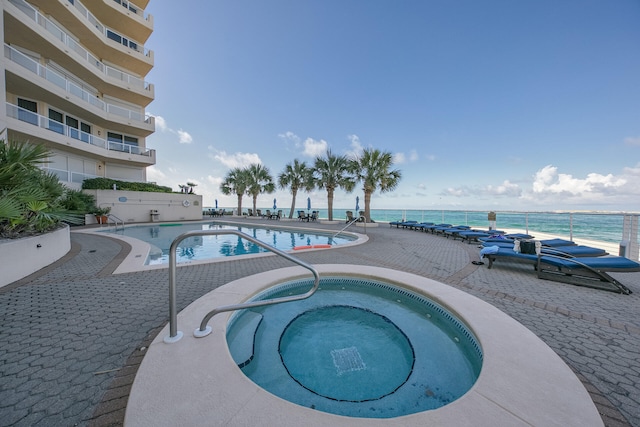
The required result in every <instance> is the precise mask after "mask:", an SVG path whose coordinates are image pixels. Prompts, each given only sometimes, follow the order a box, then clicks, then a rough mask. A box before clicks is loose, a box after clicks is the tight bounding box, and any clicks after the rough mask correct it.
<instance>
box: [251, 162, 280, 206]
mask: <svg viewBox="0 0 640 427" xmlns="http://www.w3.org/2000/svg"><path fill="white" fill-rule="evenodd" d="M246 173H247V189H246V192H247V194H248V195H250V196H251V197H252V198H253V211H254V212H257V211H256V204H257V201H258V196H259V195H260V194H262V193H273V192H274V191H275V189H276V186H275V184H274V183H273V177H272V176H271V172H269V168H267V167H265V166H262V165H261V164H259V163H254V164H252V165H249V166H248V167H247V169H246Z"/></svg>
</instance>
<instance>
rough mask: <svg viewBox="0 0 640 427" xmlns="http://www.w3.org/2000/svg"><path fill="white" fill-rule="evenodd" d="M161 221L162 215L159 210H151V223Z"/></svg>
mask: <svg viewBox="0 0 640 427" xmlns="http://www.w3.org/2000/svg"><path fill="white" fill-rule="evenodd" d="M159 220H160V214H159V213H158V210H157V209H151V222H157V221H159Z"/></svg>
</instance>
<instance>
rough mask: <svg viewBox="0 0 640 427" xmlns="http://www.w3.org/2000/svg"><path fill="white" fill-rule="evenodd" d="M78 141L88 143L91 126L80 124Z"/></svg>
mask: <svg viewBox="0 0 640 427" xmlns="http://www.w3.org/2000/svg"><path fill="white" fill-rule="evenodd" d="M80 131H81V132H80V141H84V142H89V139H90V138H91V125H88V124H86V123H84V122H80Z"/></svg>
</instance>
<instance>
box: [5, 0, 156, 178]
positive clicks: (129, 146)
mask: <svg viewBox="0 0 640 427" xmlns="http://www.w3.org/2000/svg"><path fill="white" fill-rule="evenodd" d="M148 3H149V0H136V3H135V4H134V3H132V2H130V1H127V0H81V1H80V0H28V1H26V0H0V8H1V9H2V10H1V11H2V19H0V35H1V36H2V42H3V45H4V55H3V57H2V61H1V62H0V70H1V71H2V72H1V73H0V86H1V87H2V88H4V90H2V91H0V93H1V95H0V101H2V105H3V107H2V108H0V111H1V112H0V138H1V139H4V140H8V141H12V140H16V141H29V142H30V143H32V144H42V145H45V146H47V147H48V148H49V150H50V152H51V153H52V156H51V158H50V159H49V163H47V164H46V168H48V169H49V170H50V171H51V172H53V173H55V174H56V175H57V176H58V177H59V179H60V181H61V182H63V183H64V184H66V185H67V186H69V187H71V188H80V185H81V183H82V181H83V180H84V179H86V178H93V177H106V178H113V179H118V180H125V181H146V167H148V166H150V165H153V164H155V151H154V150H151V149H149V148H147V146H146V138H147V137H148V136H149V135H151V134H152V133H153V132H154V129H155V122H154V119H153V117H149V116H147V115H146V114H145V107H146V106H147V105H149V103H150V102H151V101H153V98H154V87H153V85H152V84H150V83H148V82H146V81H145V76H146V75H147V74H148V73H149V71H150V70H151V68H152V67H153V52H152V51H150V50H149V49H147V48H146V47H145V45H144V44H145V42H146V41H147V39H148V38H149V36H150V35H151V33H152V32H153V17H152V16H151V15H149V14H147V13H145V7H146V6H147V5H148Z"/></svg>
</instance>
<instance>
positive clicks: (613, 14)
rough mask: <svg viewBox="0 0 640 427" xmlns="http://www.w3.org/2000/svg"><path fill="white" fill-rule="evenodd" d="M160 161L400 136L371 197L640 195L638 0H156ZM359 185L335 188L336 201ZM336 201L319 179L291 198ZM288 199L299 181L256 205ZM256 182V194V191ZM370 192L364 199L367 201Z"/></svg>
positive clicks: (486, 204)
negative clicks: (387, 174)
mask: <svg viewBox="0 0 640 427" xmlns="http://www.w3.org/2000/svg"><path fill="white" fill-rule="evenodd" d="M146 12H147V13H149V14H151V15H153V18H154V32H153V34H152V35H151V37H150V38H149V40H148V41H147V42H146V43H145V47H146V48H147V49H151V50H152V51H153V52H154V59H155V63H154V69H153V70H152V71H151V72H150V73H149V74H148V75H147V77H146V80H147V81H148V82H149V83H152V84H154V85H155V100H154V101H153V102H152V103H151V104H150V105H149V106H148V107H147V114H149V115H152V116H154V117H155V120H156V132H155V133H154V134H153V135H152V136H150V137H148V138H147V141H146V144H147V147H148V148H151V149H155V150H156V155H157V163H156V164H155V165H154V166H152V167H150V168H148V169H147V179H148V180H149V181H154V182H157V183H158V184H161V185H166V186H170V187H172V188H173V189H175V190H176V191H179V185H180V184H186V183H187V182H192V183H195V184H197V186H196V187H195V192H196V193H197V194H202V195H203V204H204V206H213V205H214V203H215V202H214V200H216V199H217V200H218V204H219V206H225V207H235V206H236V197H235V196H224V195H223V194H222V193H221V191H220V183H221V182H222V180H223V179H224V176H225V175H226V174H227V172H228V171H229V170H230V169H232V168H234V167H244V166H248V165H249V164H251V163H261V164H263V165H264V166H266V167H267V168H269V170H270V172H271V174H272V176H273V177H274V180H277V176H278V174H280V173H281V172H282V171H283V169H284V167H285V166H286V164H287V163H290V162H292V161H293V160H294V159H299V160H300V161H305V162H307V164H308V165H313V162H314V159H315V158H316V156H322V155H324V154H325V152H326V150H327V149H331V151H332V152H333V153H334V154H343V155H347V156H354V155H357V154H358V153H359V152H360V151H361V150H362V149H363V148H374V149H379V150H381V151H388V152H390V153H392V154H393V156H394V165H393V168H394V169H399V170H400V171H401V172H402V179H401V181H400V184H399V185H398V187H397V188H396V189H395V190H393V191H391V192H387V193H382V194H381V193H380V192H378V191H377V192H375V193H374V195H373V197H372V201H371V208H372V209H456V210H458V209H461V210H481V211H482V210H486V211H489V210H516V211H584V210H596V211H623V212H638V211H640V25H638V18H639V17H640V2H638V1H637V0H614V1H601V0H565V1H562V2H558V1H556V0H522V1H512V0H486V1H477V0H447V1H445V0H433V1H432V0H402V1H391V0H384V1H383V0H313V1H312V0H269V1H264V0H207V1H205V0H187V1H181V2H169V1H164V0H152V1H151V2H150V3H149V6H148V7H147V10H146ZM356 196H359V197H360V199H361V200H362V198H363V191H362V186H361V185H358V186H357V187H356V190H354V191H353V192H352V193H346V192H344V191H337V192H336V194H335V198H334V209H348V208H351V207H353V206H354V205H355V198H356ZM307 197H311V199H312V204H313V207H314V208H326V206H327V194H326V191H324V190H315V191H313V192H311V193H309V194H308V193H306V192H301V193H299V194H298V197H297V203H296V205H297V206H298V207H300V208H304V207H306V199H307ZM274 198H277V201H278V202H277V203H278V207H279V208H281V209H288V208H289V207H290V204H291V194H290V192H289V191H288V190H281V189H278V190H277V191H276V192H275V193H273V194H265V195H261V196H260V197H259V198H258V207H263V208H270V207H271V206H272V205H273V199H274ZM250 205H251V199H250V198H249V197H248V196H247V197H244V199H243V207H245V208H246V207H250ZM360 206H362V204H361V205H360Z"/></svg>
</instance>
